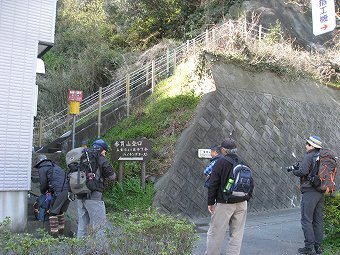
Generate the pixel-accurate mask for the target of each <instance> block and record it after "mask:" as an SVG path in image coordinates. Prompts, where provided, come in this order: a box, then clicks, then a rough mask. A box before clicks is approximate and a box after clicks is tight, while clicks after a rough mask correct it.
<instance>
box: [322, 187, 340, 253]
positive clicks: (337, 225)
mask: <svg viewBox="0 0 340 255" xmlns="http://www.w3.org/2000/svg"><path fill="white" fill-rule="evenodd" d="M324 208H325V209H324V217H325V240H324V246H325V247H326V250H325V253H324V254H326V255H327V254H340V193H337V195H336V197H335V198H332V197H330V196H326V199H325V206H324Z"/></svg>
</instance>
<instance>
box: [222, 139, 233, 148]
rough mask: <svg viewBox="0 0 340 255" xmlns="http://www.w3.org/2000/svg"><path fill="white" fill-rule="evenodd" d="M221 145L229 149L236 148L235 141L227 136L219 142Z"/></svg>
mask: <svg viewBox="0 0 340 255" xmlns="http://www.w3.org/2000/svg"><path fill="white" fill-rule="evenodd" d="M221 147H223V148H225V149H229V150H231V149H236V142H235V141H234V140H233V139H231V138H227V139H226V140H224V141H223V142H222V143H221Z"/></svg>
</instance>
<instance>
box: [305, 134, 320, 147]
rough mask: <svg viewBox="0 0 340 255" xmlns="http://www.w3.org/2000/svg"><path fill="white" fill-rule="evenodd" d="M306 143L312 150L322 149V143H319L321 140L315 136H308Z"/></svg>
mask: <svg viewBox="0 0 340 255" xmlns="http://www.w3.org/2000/svg"><path fill="white" fill-rule="evenodd" d="M307 143H309V144H310V145H312V146H313V147H314V148H318V149H320V148H322V142H321V139H320V137H318V136H316V135H313V136H310V137H309V138H308V139H307Z"/></svg>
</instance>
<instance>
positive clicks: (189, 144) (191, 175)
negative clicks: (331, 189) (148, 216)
mask: <svg viewBox="0 0 340 255" xmlns="http://www.w3.org/2000/svg"><path fill="white" fill-rule="evenodd" d="M212 74H213V78H214V82H215V85H216V91H213V92H211V93H209V94H207V95H205V96H204V98H203V100H202V102H201V104H200V106H199V107H198V112H197V115H196V117H195V119H194V120H193V122H192V124H191V126H190V127H189V128H188V129H187V130H186V131H185V132H184V133H183V134H182V136H181V138H180V139H179V141H178V144H177V147H176V158H175V161H174V164H173V166H172V167H171V168H170V169H169V171H168V173H167V174H166V175H165V176H163V177H162V178H161V179H160V180H159V181H158V182H157V184H156V187H157V194H156V197H155V200H154V206H156V207H159V208H160V209H161V211H164V212H167V213H171V214H178V213H180V214H183V215H185V216H188V217H190V218H197V217H205V216H207V215H208V212H207V189H206V188H204V187H203V183H204V175H203V168H204V167H205V166H206V165H207V164H208V162H209V160H207V159H199V158H198V155H197V151H198V149H200V148H209V147H210V146H211V145H214V144H220V142H221V140H223V139H224V138H226V137H228V136H230V135H231V136H232V137H233V138H234V139H235V140H236V141H237V143H238V154H239V155H240V156H241V157H242V158H243V159H244V160H246V161H247V162H248V163H249V164H250V165H251V166H252V167H253V170H254V179H255V192H254V198H253V199H252V200H251V201H250V205H249V210H250V211H265V210H274V209H280V208H290V207H295V206H299V203H300V192H299V182H298V178H297V177H294V176H293V175H292V174H291V173H287V172H286V170H285V167H286V166H288V165H291V164H292V163H294V162H296V161H297V159H295V158H294V157H293V156H292V153H294V154H295V155H296V156H297V158H298V159H302V157H303V154H304V152H305V139H306V138H307V137H308V136H310V135H312V134H316V135H319V136H320V137H321V138H322V141H323V143H324V147H330V148H333V149H335V150H336V151H337V152H339V151H340V142H339V141H340V140H339V138H340V124H339V123H340V122H339V107H338V103H337V101H338V99H340V94H339V91H337V90H332V89H330V88H326V87H324V86H320V85H318V84H316V83H315V82H313V81H307V80H298V81H296V80H291V81H289V80H287V78H285V79H283V78H281V77H278V76H277V75H275V74H273V73H270V72H263V73H253V72H248V71H244V70H241V69H240V68H238V67H235V66H231V65H226V64H223V63H218V62H217V63H215V64H214V66H213V67H212ZM338 183H339V176H338ZM338 186H339V185H338Z"/></svg>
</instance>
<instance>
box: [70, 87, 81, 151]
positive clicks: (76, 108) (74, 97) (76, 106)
mask: <svg viewBox="0 0 340 255" xmlns="http://www.w3.org/2000/svg"><path fill="white" fill-rule="evenodd" d="M67 94H68V95H67V98H68V102H69V104H70V114H71V115H73V124H72V149H74V143H75V136H76V115H78V114H79V113H80V102H81V101H82V100H83V91H80V90H68V93H67Z"/></svg>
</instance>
